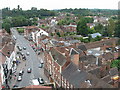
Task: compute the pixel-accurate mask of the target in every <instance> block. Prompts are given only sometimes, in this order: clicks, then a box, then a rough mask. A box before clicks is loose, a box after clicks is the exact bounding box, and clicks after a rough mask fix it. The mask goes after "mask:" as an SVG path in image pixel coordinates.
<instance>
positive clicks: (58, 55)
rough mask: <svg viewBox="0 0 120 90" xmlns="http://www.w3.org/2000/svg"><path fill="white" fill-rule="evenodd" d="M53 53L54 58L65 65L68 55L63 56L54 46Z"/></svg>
mask: <svg viewBox="0 0 120 90" xmlns="http://www.w3.org/2000/svg"><path fill="white" fill-rule="evenodd" d="M50 51H51V54H52V56H53V59H54V60H55V61H56V62H57V63H58V64H59V65H60V66H63V65H64V64H65V63H66V57H65V56H63V55H62V54H61V53H60V52H58V51H57V50H56V49H54V48H52V49H51V50H50Z"/></svg>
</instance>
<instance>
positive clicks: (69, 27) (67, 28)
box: [63, 24, 77, 33]
mask: <svg viewBox="0 0 120 90" xmlns="http://www.w3.org/2000/svg"><path fill="white" fill-rule="evenodd" d="M63 27H64V29H65V30H64V31H67V32H74V33H76V28H77V25H71V24H70V25H65V26H63Z"/></svg>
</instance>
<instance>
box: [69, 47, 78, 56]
mask: <svg viewBox="0 0 120 90" xmlns="http://www.w3.org/2000/svg"><path fill="white" fill-rule="evenodd" d="M74 54H78V52H77V51H76V50H75V49H73V48H72V49H71V52H70V55H74Z"/></svg>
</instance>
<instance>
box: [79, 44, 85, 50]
mask: <svg viewBox="0 0 120 90" xmlns="http://www.w3.org/2000/svg"><path fill="white" fill-rule="evenodd" d="M78 49H81V50H82V51H87V48H86V46H85V45H79V46H78Z"/></svg>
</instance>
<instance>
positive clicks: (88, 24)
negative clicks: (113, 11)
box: [87, 23, 95, 28]
mask: <svg viewBox="0 0 120 90" xmlns="http://www.w3.org/2000/svg"><path fill="white" fill-rule="evenodd" d="M87 26H88V27H90V28H93V27H94V26H95V24H94V23H87Z"/></svg>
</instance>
